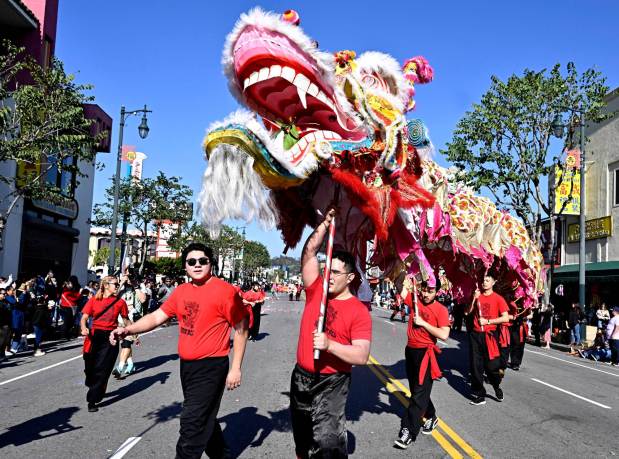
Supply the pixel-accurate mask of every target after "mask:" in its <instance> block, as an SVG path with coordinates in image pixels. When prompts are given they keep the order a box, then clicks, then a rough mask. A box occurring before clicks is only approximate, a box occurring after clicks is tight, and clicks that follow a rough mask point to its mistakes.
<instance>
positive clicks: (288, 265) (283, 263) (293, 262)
mask: <svg viewBox="0 0 619 459" xmlns="http://www.w3.org/2000/svg"><path fill="white" fill-rule="evenodd" d="M271 266H279V267H281V268H282V271H288V273H289V274H293V275H294V274H297V273H299V272H301V261H300V260H299V259H298V258H294V257H289V256H286V255H280V256H279V257H275V258H271Z"/></svg>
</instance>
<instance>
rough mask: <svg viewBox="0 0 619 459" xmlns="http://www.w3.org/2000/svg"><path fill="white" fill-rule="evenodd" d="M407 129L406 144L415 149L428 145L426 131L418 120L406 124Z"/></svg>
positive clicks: (428, 139) (428, 140) (428, 138)
mask: <svg viewBox="0 0 619 459" xmlns="http://www.w3.org/2000/svg"><path fill="white" fill-rule="evenodd" d="M407 128H408V135H407V137H408V143H409V144H411V145H412V146H414V147H415V148H419V147H425V146H427V145H428V144H429V143H430V137H429V136H428V129H427V128H426V125H425V124H423V121H421V120H420V119H413V120H410V121H409V122H408V123H407Z"/></svg>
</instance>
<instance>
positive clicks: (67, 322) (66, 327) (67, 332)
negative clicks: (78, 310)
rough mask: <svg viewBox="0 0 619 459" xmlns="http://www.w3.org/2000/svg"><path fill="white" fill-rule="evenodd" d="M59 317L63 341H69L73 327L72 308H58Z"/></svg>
mask: <svg viewBox="0 0 619 459" xmlns="http://www.w3.org/2000/svg"><path fill="white" fill-rule="evenodd" d="M60 315H61V316H62V322H63V323H62V333H63V335H64V337H65V339H71V338H72V337H73V336H72V333H73V327H74V326H75V317H74V316H73V308H65V307H63V306H61V307H60Z"/></svg>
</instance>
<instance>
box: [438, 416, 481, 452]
mask: <svg viewBox="0 0 619 459" xmlns="http://www.w3.org/2000/svg"><path fill="white" fill-rule="evenodd" d="M438 426H439V427H440V428H441V429H443V430H444V431H445V433H446V434H447V435H449V436H450V437H451V439H452V440H453V441H455V442H456V443H457V444H458V446H459V447H460V448H462V451H464V452H465V453H466V454H468V455H469V456H471V458H473V459H482V457H481V455H480V454H479V453H478V452H477V451H475V450H474V449H473V448H471V445H469V444H468V443H467V442H465V441H464V440H463V439H462V438H461V437H460V435H458V434H457V433H456V432H454V431H453V429H452V428H451V427H449V426H448V425H447V424H445V421H443V420H442V419H439V420H438Z"/></svg>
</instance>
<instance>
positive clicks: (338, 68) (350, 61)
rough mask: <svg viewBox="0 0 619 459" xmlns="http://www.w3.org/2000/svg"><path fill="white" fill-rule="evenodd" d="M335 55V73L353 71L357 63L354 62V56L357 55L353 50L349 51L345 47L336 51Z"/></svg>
mask: <svg viewBox="0 0 619 459" xmlns="http://www.w3.org/2000/svg"><path fill="white" fill-rule="evenodd" d="M334 57H335V74H336V75H341V74H342V73H349V72H351V71H355V69H356V68H357V64H356V63H355V57H357V53H355V52H354V51H350V50H348V49H345V50H343V51H338V52H337V53H335V54H334Z"/></svg>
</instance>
